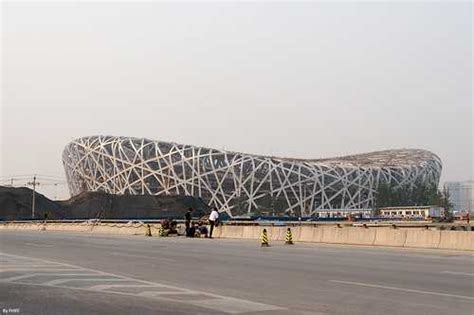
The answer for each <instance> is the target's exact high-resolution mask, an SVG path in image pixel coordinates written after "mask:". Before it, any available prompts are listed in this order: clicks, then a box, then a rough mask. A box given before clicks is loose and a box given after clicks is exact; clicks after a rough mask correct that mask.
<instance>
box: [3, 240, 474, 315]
mask: <svg viewBox="0 0 474 315" xmlns="http://www.w3.org/2000/svg"><path fill="white" fill-rule="evenodd" d="M271 245H272V246H271V247H269V248H261V247H260V246H259V243H258V241H249V240H224V239H212V240H210V239H187V238H184V237H170V238H158V237H152V238H147V237H144V236H119V235H96V234H94V235H92V234H87V233H65V232H31V231H21V232H19V231H2V232H0V306H1V307H2V311H3V313H4V314H6V313H9V314H262V315H263V314H430V315H435V314H473V310H474V255H473V254H472V253H466V252H464V253H463V252H446V251H434V250H433V251H432V250H408V249H388V248H371V247H356V246H335V245H334V246H333V245H324V244H296V245H293V246H285V245H283V244H282V243H272V244H271Z"/></svg>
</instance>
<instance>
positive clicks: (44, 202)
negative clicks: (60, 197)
mask: <svg viewBox="0 0 474 315" xmlns="http://www.w3.org/2000/svg"><path fill="white" fill-rule="evenodd" d="M32 202H33V191H32V190H31V189H29V188H24V187H21V188H13V187H3V186H0V219H2V220H24V219H31V204H32ZM45 213H47V214H48V216H54V217H56V218H58V219H62V216H63V215H64V213H62V211H61V209H60V206H59V205H58V204H57V203H55V202H54V201H51V200H49V199H48V198H46V197H45V196H43V195H42V194H39V193H35V218H44V215H45Z"/></svg>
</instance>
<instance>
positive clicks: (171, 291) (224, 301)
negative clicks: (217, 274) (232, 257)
mask: <svg viewBox="0 0 474 315" xmlns="http://www.w3.org/2000/svg"><path fill="white" fill-rule="evenodd" d="M1 256H7V257H10V258H11V257H14V258H16V259H22V260H27V261H28V260H29V261H35V262H43V263H44V262H46V263H51V264H55V266H61V267H59V268H64V267H68V268H70V269H65V271H66V272H68V271H69V272H84V273H94V275H101V276H104V277H107V276H109V277H111V279H102V281H111V280H112V279H114V278H115V279H116V280H117V281H124V280H127V281H130V282H134V283H139V284H144V285H147V286H146V287H145V288H144V289H145V291H146V289H149V288H151V287H160V288H164V289H167V290H166V291H165V290H163V291H160V292H163V293H165V294H162V295H158V294H156V291H150V292H153V293H152V294H153V296H152V295H151V293H150V295H148V294H147V295H140V293H130V292H119V291H116V290H113V289H111V290H110V291H107V289H104V290H101V291H100V292H103V293H111V294H119V295H124V296H130V297H135V298H136V297H143V298H149V299H155V300H161V301H170V302H174V303H182V304H188V305H194V306H199V307H204V308H209V309H214V310H218V311H221V312H224V313H231V314H236V313H244V312H254V311H274V310H284V309H286V308H283V307H279V306H275V305H269V304H263V303H258V302H252V301H249V300H243V299H237V298H232V297H227V296H222V295H217V294H212V293H208V292H203V291H196V290H190V289H185V288H180V287H175V286H171V285H165V284H160V283H156V282H150V281H145V280H139V279H133V278H130V277H126V276H121V275H116V274H112V273H107V272H102V271H99V270H94V269H90V268H82V267H78V266H74V265H70V264H64V263H56V262H51V261H48V260H44V259H38V258H29V257H24V256H18V255H11V254H5V253H1V252H0V257H1ZM71 269H72V270H71ZM27 270H32V268H29V269H27ZM50 270H51V269H50ZM35 271H37V269H35ZM51 271H60V269H54V270H51ZM61 271H62V270H61ZM112 277H113V278H112ZM96 279H97V278H94V279H89V278H88V279H87V280H89V281H91V280H92V281H95V280H96ZM58 280H61V281H58ZM62 280H66V279H57V280H53V281H56V284H54V285H51V284H50V285H49V287H54V288H64V289H74V290H82V291H89V292H91V291H93V292H98V291H97V290H91V288H94V287H97V286H88V287H72V286H68V285H67V284H64V285H63V284H62V283H63V281H62ZM72 280H80V279H67V281H72ZM112 281H113V280H112ZM51 282H52V281H49V283H51ZM58 282H59V283H58ZM11 283H17V284H25V285H30V286H45V284H44V283H28V282H21V280H20V281H17V282H15V281H12V282H11ZM46 283H48V282H46ZM127 285H128V284H124V285H123V287H125V286H127ZM148 286H150V287H148ZM117 287H119V286H117ZM120 287H122V286H120ZM189 294H195V295H201V296H203V295H204V296H205V298H206V299H204V300H192V299H190V300H188V299H183V298H179V295H182V296H181V297H184V296H185V295H189ZM170 295H171V296H170Z"/></svg>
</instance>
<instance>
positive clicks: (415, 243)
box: [404, 229, 441, 248]
mask: <svg viewBox="0 0 474 315" xmlns="http://www.w3.org/2000/svg"><path fill="white" fill-rule="evenodd" d="M440 239H441V231H434V230H420V229H407V239H406V242H405V245H404V246H405V247H419V248H438V246H439V242H440Z"/></svg>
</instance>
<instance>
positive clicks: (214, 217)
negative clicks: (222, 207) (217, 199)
mask: <svg viewBox="0 0 474 315" xmlns="http://www.w3.org/2000/svg"><path fill="white" fill-rule="evenodd" d="M218 224H219V212H217V208H216V207H214V209H212V211H211V214H210V215H209V225H210V226H211V228H210V229H209V238H212V231H213V230H214V226H217V225H218Z"/></svg>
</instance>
